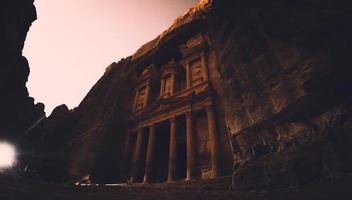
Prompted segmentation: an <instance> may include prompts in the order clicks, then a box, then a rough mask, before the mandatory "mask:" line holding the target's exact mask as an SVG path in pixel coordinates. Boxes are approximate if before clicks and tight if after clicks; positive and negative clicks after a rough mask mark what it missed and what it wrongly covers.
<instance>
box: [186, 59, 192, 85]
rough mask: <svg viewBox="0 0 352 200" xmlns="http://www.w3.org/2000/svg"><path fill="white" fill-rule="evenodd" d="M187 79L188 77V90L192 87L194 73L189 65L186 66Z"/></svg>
mask: <svg viewBox="0 0 352 200" xmlns="http://www.w3.org/2000/svg"><path fill="white" fill-rule="evenodd" d="M186 77H187V89H188V88H190V87H192V71H191V65H190V64H189V63H187V64H186Z"/></svg>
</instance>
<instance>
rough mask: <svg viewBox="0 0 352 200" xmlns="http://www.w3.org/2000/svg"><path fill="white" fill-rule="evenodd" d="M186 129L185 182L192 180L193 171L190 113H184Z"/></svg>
mask: <svg viewBox="0 0 352 200" xmlns="http://www.w3.org/2000/svg"><path fill="white" fill-rule="evenodd" d="M186 129H187V176H186V180H187V181H189V180H191V179H192V174H193V171H194V141H193V121H192V113H190V112H189V113H186Z"/></svg>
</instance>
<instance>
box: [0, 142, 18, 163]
mask: <svg viewBox="0 0 352 200" xmlns="http://www.w3.org/2000/svg"><path fill="white" fill-rule="evenodd" d="M15 161H16V150H15V147H14V146H13V145H11V144H9V143H6V142H0V169H5V168H10V167H12V166H13V165H14V164H15Z"/></svg>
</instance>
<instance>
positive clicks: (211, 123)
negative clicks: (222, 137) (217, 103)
mask: <svg viewBox="0 0 352 200" xmlns="http://www.w3.org/2000/svg"><path fill="white" fill-rule="evenodd" d="M205 109H206V111H207V118H208V132H209V141H210V151H211V165H212V171H213V176H214V177H217V176H218V175H219V147H218V141H217V140H218V138H217V132H216V122H215V115H214V109H213V107H212V106H206V108H205Z"/></svg>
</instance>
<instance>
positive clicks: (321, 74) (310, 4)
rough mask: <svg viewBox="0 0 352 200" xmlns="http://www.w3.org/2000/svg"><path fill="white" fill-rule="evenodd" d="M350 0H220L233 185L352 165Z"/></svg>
mask: <svg viewBox="0 0 352 200" xmlns="http://www.w3.org/2000/svg"><path fill="white" fill-rule="evenodd" d="M253 5H255V6H253ZM350 9H351V5H350V3H349V2H347V1H341V2H339V3H336V2H332V1H304V2H292V1H269V2H268V1H265V2H264V1H241V0H237V1H214V4H213V9H212V12H211V13H210V14H209V17H208V19H209V33H210V35H211V38H212V40H213V46H214V48H215V49H216V52H217V58H218V61H219V71H220V74H221V77H222V81H223V91H222V92H223V97H224V99H225V101H224V105H223V106H224V108H225V110H226V123H227V126H228V128H229V131H230V132H231V134H232V144H233V151H234V159H235V163H234V179H233V184H234V187H235V188H243V187H254V186H259V185H260V186H265V185H270V184H303V183H310V182H314V181H318V180H321V179H328V178H332V177H334V176H338V174H341V173H344V172H347V171H351V170H352V168H351V167H352V165H351V164H352V159H351V157H350V156H349V155H348V154H349V153H348V152H350V151H351V145H350V144H351V142H352V137H351V130H352V126H351V122H352V115H351V114H352V113H351V111H352V110H351V94H352V93H351V92H352V82H351V81H352V78H351V68H350V66H351V60H350V59H349V57H350V53H351V50H352V49H351V44H352V42H351V41H352V40H351V37H350V34H351V33H352V28H351V19H352V15H351V12H350Z"/></svg>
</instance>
